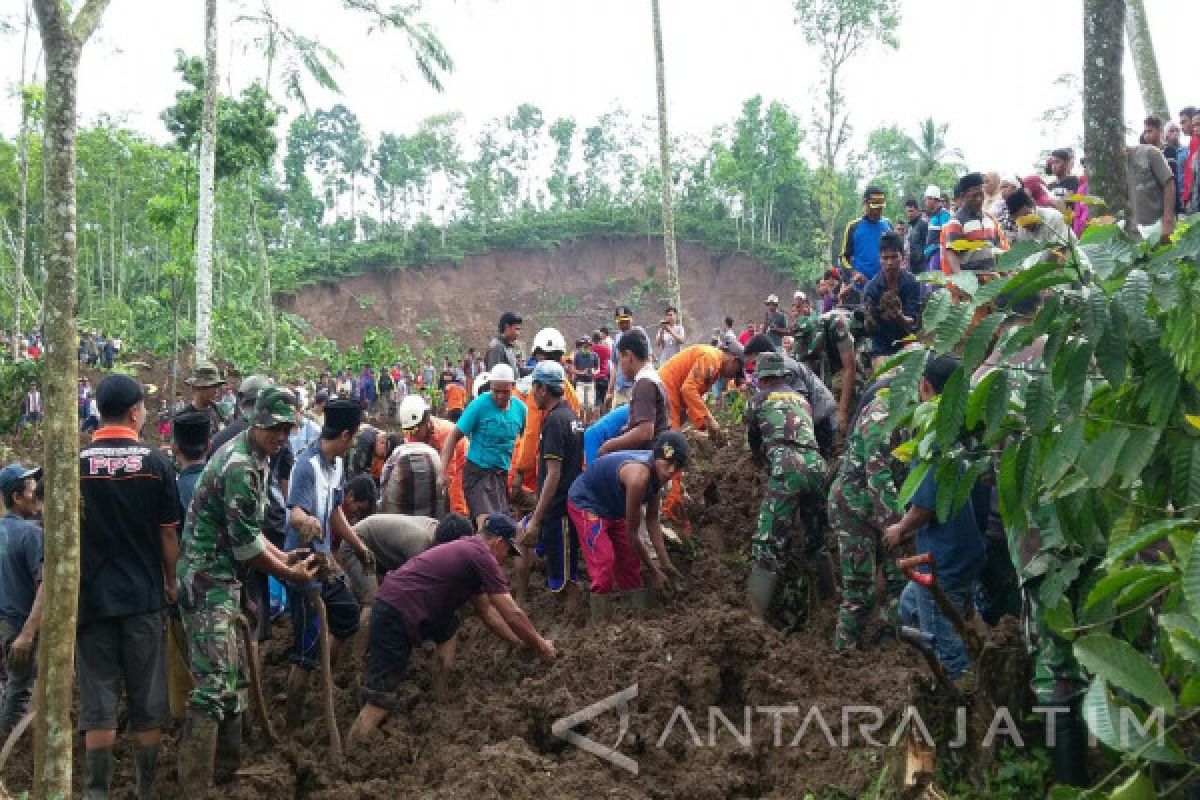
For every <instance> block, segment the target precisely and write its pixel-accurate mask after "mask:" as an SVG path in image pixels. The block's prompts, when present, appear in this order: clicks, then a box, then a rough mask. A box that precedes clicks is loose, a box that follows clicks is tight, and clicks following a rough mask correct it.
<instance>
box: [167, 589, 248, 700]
mask: <svg viewBox="0 0 1200 800" xmlns="http://www.w3.org/2000/svg"><path fill="white" fill-rule="evenodd" d="M240 594H241V587H240V586H238V585H237V584H218V585H215V586H212V585H210V586H208V587H206V588H204V589H203V590H200V591H197V590H196V588H195V586H194V585H193V586H191V587H181V599H180V611H181V614H182V617H183V629H184V631H185V633H186V634H187V642H188V660H189V661H190V662H191V668H192V677H193V678H194V679H195V681H196V686H195V688H194V689H192V693H191V695H190V696H189V697H188V707H189V708H195V709H199V710H201V711H204V712H206V713H208V714H209V715H211V716H212V717H214V718H215V719H217V720H223V719H226V718H227V717H229V716H230V715H233V714H240V713H242V712H243V711H245V710H246V692H245V689H246V687H247V686H248V685H249V683H248V682H247V680H246V676H245V673H244V672H243V670H242V655H241V653H240V651H239V649H238V635H237V624H236V623H235V622H234V619H235V618H236V617H237V615H238V614H239V613H241V612H240V610H239V605H240V601H241V597H240Z"/></svg>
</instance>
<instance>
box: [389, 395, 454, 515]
mask: <svg viewBox="0 0 1200 800" xmlns="http://www.w3.org/2000/svg"><path fill="white" fill-rule="evenodd" d="M400 425H401V427H403V428H404V435H405V437H406V438H407V440H408V441H410V442H421V443H422V444H427V445H429V446H430V447H432V448H433V449H434V450H437V451H438V452H439V453H440V452H441V451H442V445H444V444H445V443H446V437H447V436H449V435H450V433H451V431H453V430H454V423H453V422H450V421H449V420H444V419H440V418H438V417H435V416H433V413H432V412H431V411H430V410H429V406H428V405H427V404H426V403H425V398H424V397H421V395H419V394H410V395H407V396H406V397H405V398H404V400H403V402H401V403H400ZM466 460H467V439H466V437H463V438H461V439H459V441H458V444H457V445H455V447H454V459H453V460H452V461H451V462H450V466H449V467H447V468H446V471H445V474H444V478H445V480H446V486H447V487H448V488H449V489H450V510H451V511H453V512H455V513H456V514H462V515H463V516H466V515H467V495H466V493H464V492H463V464H464V463H465V462H466Z"/></svg>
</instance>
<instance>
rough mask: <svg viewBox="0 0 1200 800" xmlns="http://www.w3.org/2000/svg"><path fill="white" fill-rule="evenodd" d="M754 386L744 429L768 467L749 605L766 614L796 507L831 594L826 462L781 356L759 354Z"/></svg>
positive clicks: (822, 585)
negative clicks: (824, 512) (824, 505)
mask: <svg viewBox="0 0 1200 800" xmlns="http://www.w3.org/2000/svg"><path fill="white" fill-rule="evenodd" d="M755 374H756V375H757V376H758V391H757V392H756V393H755V395H754V396H753V398H751V400H750V403H749V404H748V405H747V408H746V434H747V438H748V440H749V443H750V452H751V453H752V454H753V456H754V458H755V461H757V462H760V463H763V464H765V465H766V466H768V468H769V470H770V471H769V473H768V476H767V485H766V490H765V492H764V494H763V504H762V509H761V510H760V511H759V514H758V530H757V531H756V532H755V534H754V540H753V544H752V546H751V549H750V559H751V562H752V567H751V572H750V581H749V592H748V595H749V602H750V609H751V611H753V612H754V614H756V615H757V616H758V617H760V618H765V617H766V614H767V610H768V609H769V608H770V605H771V598H772V596H773V595H774V593H775V589H776V586H777V584H778V582H779V574H780V572H781V571H782V568H783V566H784V562H785V556H786V554H787V551H788V549H789V548H788V545H789V544H790V539H791V529H792V523H793V520H794V518H795V516H796V513H797V511H799V512H800V515H801V518H802V520H803V523H804V527H805V538H804V554H805V556H806V557H807V558H808V559H809V560H810V561H811V562H812V564H813V566H814V567H815V569H816V572H817V577H818V582H819V587H818V588H819V590H820V592H821V593H822V594H823V595H825V596H830V595H832V594H833V591H834V586H833V566H832V564H831V563H830V561H829V553H828V551H827V550H826V547H825V537H824V535H823V533H822V530H821V515H820V513H819V508H820V504H821V482H822V480H823V479H824V477H825V461H824V460H823V459H822V458H821V455H820V453H818V452H817V438H816V435H815V434H814V433H813V423H812V410H811V408H810V407H809V404H808V400H806V399H805V398H804V396H803V395H801V394H800V393H799V392H797V391H796V390H795V389H793V388H792V387H791V386H789V385H788V383H787V379H788V372H787V368H786V367H785V365H784V357H783V356H782V355H781V354H779V353H776V352H770V353H763V354H762V355H760V356H759V357H758V360H757V363H756V366H755Z"/></svg>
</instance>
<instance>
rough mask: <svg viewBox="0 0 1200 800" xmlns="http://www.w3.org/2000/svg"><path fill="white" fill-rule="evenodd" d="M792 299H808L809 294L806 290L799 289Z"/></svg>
mask: <svg viewBox="0 0 1200 800" xmlns="http://www.w3.org/2000/svg"><path fill="white" fill-rule="evenodd" d="M792 299H793V300H807V299H808V295H806V294H805V293H804V292H801V291H797V292H796V293H795V294H794V295H792Z"/></svg>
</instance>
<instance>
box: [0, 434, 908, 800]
mask: <svg viewBox="0 0 1200 800" xmlns="http://www.w3.org/2000/svg"><path fill="white" fill-rule="evenodd" d="M694 453H695V462H696V463H695V468H694V469H693V470H692V471H691V473H690V474H689V477H688V480H687V481H686V483H685V486H686V488H687V491H688V493H689V496H690V498H691V499H690V507H691V511H692V515H693V520H694V523H695V528H696V530H695V537H694V539H693V542H694V543H691V544H689V545H688V546H687V547H685V548H684V549H683V551H682V552H678V553H676V554H675V555H674V556H673V557H674V558H675V560H676V563H677V565H678V566H679V568H680V570H681V571H682V572H683V574H684V576H685V578H686V583H685V585H684V586H683V587H682V588H681V589H680V590H678V591H677V592H675V593H673V594H671V595H669V596H666V597H664V598H662V599H661V601H660V602H658V603H657V604H656V606H655V607H654V608H651V609H650V610H647V611H634V610H632V609H626V608H623V609H621V611H619V612H618V613H617V615H616V616H617V619H618V620H619V621H616V622H612V623H609V624H608V625H605V626H601V627H598V628H587V627H582V623H583V619H582V618H578V619H566V618H564V617H563V614H562V612H561V606H560V605H559V603H558V598H555V597H552V596H549V595H548V594H547V593H546V592H544V591H542V590H541V587H540V586H539V585H538V583H539V577H540V576H539V575H538V574H537V573H535V576H534V586H533V588H532V591H531V597H532V608H531V616H532V618H533V620H534V623H535V625H536V626H537V627H538V629H539V630H541V631H543V632H544V633H546V634H547V635H549V636H550V637H551V638H553V639H554V641H555V644H556V646H557V648H558V651H559V659H558V661H557V662H556V663H555V664H553V665H552V666H547V665H545V664H542V663H540V662H539V661H537V660H536V659H535V658H533V657H532V655H530V654H529V653H525V652H512V651H510V649H509V648H508V646H507V645H505V644H503V643H501V642H499V641H498V640H497V639H496V638H495V637H494V636H492V635H491V633H490V632H488V631H487V630H486V629H485V628H484V627H483V626H482V624H481V623H480V622H479V620H478V619H475V618H473V617H472V618H468V619H466V620H465V621H464V624H463V626H462V628H461V633H460V636H461V641H460V644H459V648H458V666H457V668H456V670H455V672H454V675H453V678H452V680H451V683H450V700H449V702H448V703H447V704H446V705H444V706H439V705H436V704H435V703H434V702H433V699H432V686H431V681H430V672H429V653H430V651H429V650H428V646H427V649H425V650H423V651H421V652H419V653H417V654H415V656H414V659H413V664H412V666H411V668H410V670H409V673H408V677H407V678H406V680H405V681H404V683H403V689H402V697H403V706H404V710H403V711H402V712H401V713H397V714H393V715H392V717H391V718H389V720H388V721H387V722H386V723H385V724H384V727H383V729H382V733H381V735H380V736H379V737H378V738H376V739H375V740H374V741H373V742H372V743H371V744H370V746H369V747H367V748H364V749H363V750H361V751H357V752H356V751H353V750H350V751H348V752H347V754H346V758H345V761H344V763H342V764H330V763H328V758H329V750H328V735H327V732H326V729H325V726H324V724H323V722H322V719H321V714H320V704H319V697H318V693H317V692H316V691H315V687H316V682H315V680H314V683H313V689H312V690H310V694H309V699H308V705H307V724H306V725H305V726H304V728H303V729H302V730H301V731H300V732H299V733H298V734H296V735H295V736H294V737H293V738H292V739H291V740H290V741H288V742H287V743H285V744H283V745H281V746H278V747H275V748H273V749H272V748H268V747H267V746H266V745H265V743H264V742H263V740H262V739H261V738H258V737H252V743H251V745H250V753H249V756H248V758H247V759H246V763H245V766H244V767H243V770H242V772H241V774H240V776H239V778H238V779H237V781H236V783H233V784H230V785H227V786H224V787H220V789H219V790H218V792H217V793H214V796H217V794H218V793H219V795H220V796H222V797H225V798H229V800H235V799H236V798H259V797H296V798H310V799H313V800H315V799H317V798H328V799H330V800H332V799H333V798H356V797H361V798H385V797H387V798H390V797H396V796H404V795H406V794H409V793H411V794H414V795H419V796H422V797H442V798H461V797H493V796H508V797H518V798H520V797H531V798H532V797H538V798H541V797H554V798H575V797H578V798H584V797H587V798H593V797H597V796H604V797H612V798H641V797H655V798H670V797H687V798H728V797H789V798H794V797H799V796H803V794H804V792H806V791H813V792H815V793H818V794H821V793H822V792H823V793H824V794H822V796H825V797H837V796H849V797H857V796H858V795H859V794H860V793H861V792H863V791H865V790H866V789H867V788H868V786H869V785H870V784H871V782H872V781H874V780H875V779H876V778H877V777H878V775H879V772H880V770H881V769H882V768H883V766H884V764H885V763H886V764H891V765H893V769H892V770H891V771H890V773H889V774H891V775H895V774H897V773H896V771H895V769H894V767H895V765H896V762H897V761H898V760H899V757H900V753H899V752H898V750H897V749H896V748H887V747H883V748H876V747H872V746H870V745H868V744H867V743H866V742H865V741H864V740H863V738H862V736H861V735H860V732H859V728H858V726H859V724H860V723H870V722H871V721H872V719H871V716H870V715H869V714H866V713H863V712H856V713H854V714H853V715H852V716H851V717H850V720H849V725H848V726H844V723H843V718H842V714H843V708H844V707H849V706H879V707H881V708H882V709H883V714H884V724H883V726H882V728H881V729H880V730H879V731H878V732H876V733H875V734H874V735H875V738H876V739H878V740H879V741H880V742H883V743H885V744H886V743H887V740H888V739H889V738H890V737H891V735H892V733H893V732H894V730H895V728H896V723H897V722H898V720H899V717H900V712H901V709H902V708H903V706H904V705H906V704H907V703H908V698H909V695H910V688H911V686H912V682H913V681H912V676H913V672H914V664H915V659H914V657H913V655H912V653H911V652H910V651H907V650H904V649H902V647H901V646H900V645H895V644H893V645H889V646H887V647H885V648H882V649H874V650H869V651H867V652H865V653H856V654H850V655H844V656H839V655H836V654H835V653H834V651H833V648H832V646H831V641H832V636H833V630H832V628H833V616H834V615H833V609H832V607H827V608H823V609H821V610H820V611H819V612H818V613H817V615H816V617H815V619H813V620H812V623H811V624H810V626H809V627H808V628H807V629H806V630H805V631H803V632H801V633H799V634H795V635H791V636H787V637H784V636H782V635H781V634H780V633H779V632H778V631H776V630H775V629H773V628H771V627H769V626H765V625H763V624H761V623H759V622H757V621H755V620H753V619H752V618H751V617H750V616H749V615H748V614H747V613H746V612H745V610H744V602H743V597H744V587H745V578H746V573H747V553H748V549H749V541H750V535H751V532H752V530H753V527H754V520H755V517H756V514H757V510H758V504H759V497H760V494H759V492H760V484H761V476H760V475H759V473H758V471H757V470H755V469H753V468H752V467H751V465H750V463H749V458H748V454H747V453H745V451H744V447H741V446H739V445H737V444H733V443H731V444H727V445H725V446H723V447H716V446H714V445H712V444H711V443H709V442H707V441H698V442H696V446H695V449H694ZM710 485H715V487H716V488H715V490H714V489H712V488H710ZM706 489H707V490H708V491H706ZM705 495H707V496H708V500H707V501H706V499H705ZM289 643H290V627H289V625H288V623H287V622H286V621H281V622H279V623H277V625H276V627H275V629H274V634H273V639H272V641H271V643H270V647H269V649H268V651H267V656H266V661H267V665H266V668H265V675H266V678H265V680H266V682H267V683H266V686H264V691H265V694H266V697H267V701H268V704H269V705H271V706H272V709H273V712H274V714H275V725H276V728H277V729H278V730H282V724H283V719H282V709H283V705H284V699H285V691H286V690H285V681H286V673H287V663H286V659H287V656H286V653H287V647H288V645H289ZM350 661H351V663H346V664H343V666H342V668H341V669H340V671H339V672H338V674H337V676H336V679H335V683H336V684H337V693H336V705H337V708H338V713H339V722H340V726H341V730H342V732H343V734H344V733H345V732H346V731H347V730H348V729H349V727H350V724H351V722H352V721H353V719H354V716H355V714H356V712H357V710H358V707H359V705H358V702H357V697H356V694H357V686H358V680H359V675H360V671H359V666H358V664H357V663H355V662H354V661H353V659H351V660H350ZM632 687H636V696H633V695H632V694H630V692H632V691H633V689H632ZM622 691H625V692H626V695H627V696H628V712H629V713H628V729H627V730H626V731H625V732H624V735H623V737H621V736H620V733H621V729H620V726H621V717H620V715H619V714H618V712H617V710H616V709H615V708H610V709H608V710H605V711H603V712H601V713H599V714H597V715H596V717H595V718H594V719H592V720H590V721H587V722H584V723H582V724H580V725H578V726H577V727H576V728H575V730H576V731H578V732H579V733H580V734H581V735H583V736H586V737H588V738H590V739H592V740H594V741H596V742H597V743H599V744H600V745H601V746H602V747H612V746H613V744H614V743H615V742H618V739H620V741H619V745H618V747H617V748H616V750H617V751H618V752H619V753H621V754H622V755H624V756H626V757H627V758H628V759H632V760H633V762H636V768H637V773H636V774H634V773H633V772H631V771H630V770H628V769H625V768H623V767H620V766H615V765H613V764H611V763H609V762H608V761H606V760H603V759H601V758H599V757H597V756H596V755H593V754H592V753H590V752H587V751H585V750H583V749H580V748H578V747H576V746H574V745H573V744H570V743H568V742H567V741H564V740H563V739H561V738H559V737H558V736H555V735H554V733H553V732H552V730H551V727H552V725H553V723H554V721H555V720H556V719H559V718H561V717H565V716H567V715H569V714H572V713H574V712H576V711H579V710H580V709H583V708H585V707H587V706H589V705H591V704H593V703H597V701H601V700H603V699H605V698H607V697H609V696H611V695H614V694H616V693H620V692H622ZM764 707H794V710H792V709H787V710H784V711H779V712H769V711H761V710H760V709H762V708H764ZM813 707H816V708H817V709H819V710H820V718H821V720H823V721H824V722H825V723H827V724H828V729H829V733H830V734H831V736H832V737H833V739H834V740H835V742H836V746H830V744H829V742H828V740H827V738H826V735H825V733H824V732H823V731H822V729H821V723H820V721H818V720H817V719H816V718H815V717H813V718H811V719H810V720H809V723H808V725H807V729H806V731H805V733H804V734H803V736H802V737H801V738H800V740H799V741H798V742H795V743H793V740H794V739H796V737H797V733H798V732H799V731H800V730H801V728H802V725H803V722H804V720H805V718H806V716H807V715H809V714H810V709H812V708H813ZM710 708H712V709H716V710H717V711H710ZM747 708H748V709H749V719H750V729H749V736H746V733H747V729H746V719H747V717H746V714H747V711H746V709H747ZM718 712H719V713H718ZM773 713H775V714H778V716H779V720H780V722H779V734H778V737H779V738H778V744H777V741H776V733H775V722H774V717H773ZM721 715H723V717H724V718H725V719H727V720H728V721H729V723H730V725H731V726H732V727H733V728H735V729H737V735H735V733H734V732H732V731H731V729H730V727H728V726H726V724H725V722H724V721H723V719H722V716H721ZM672 723H673V724H672ZM689 724H690V725H691V726H692V728H694V731H695V735H694V736H693V734H692V732H691V731H690V730H689V727H688V725H689ZM844 727H846V730H845V731H843V728H844ZM664 732H665V735H664ZM843 734H845V735H846V737H847V741H848V746H843ZM739 736H741V737H742V739H743V740H742V741H739V738H738V737H739ZM168 738H169V741H167V742H166V743H165V744H164V748H163V757H162V767H161V779H160V783H161V792H162V796H164V797H172V796H178V792H177V788H176V786H175V777H174V739H175V737H174V736H171V737H168ZM23 744H24V745H25V746H23V749H22V752H21V753H19V754H18V755H17V756H16V759H15V760H16V763H15V764H11V765H10V767H9V769H8V775H6V776H5V779H6V783H7V785H8V788H9V789H10V790H18V791H19V790H20V789H23V788H25V787H27V786H28V776H29V770H30V756H29V753H28V747H27V743H23ZM82 760H83V759H82V752H81V750H77V753H76V762H75V763H76V772H77V773H78V771H79V767H80V766H81V765H82ZM119 763H120V767H119V771H118V775H117V778H116V780H115V782H114V786H115V787H117V790H118V791H116V792H115V793H114V796H116V797H121V796H123V793H124V792H126V791H127V790H129V789H130V788H131V786H132V774H131V770H132V768H131V765H130V753H129V749H128V743H127V739H126V738H125V737H122V744H121V745H120V746H119Z"/></svg>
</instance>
